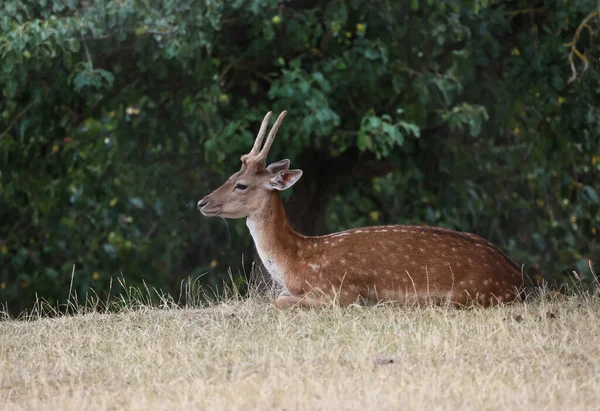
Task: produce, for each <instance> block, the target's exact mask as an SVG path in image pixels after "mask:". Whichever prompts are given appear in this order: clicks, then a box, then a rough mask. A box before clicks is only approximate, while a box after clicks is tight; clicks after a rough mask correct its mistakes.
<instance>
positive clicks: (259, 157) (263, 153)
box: [242, 110, 287, 164]
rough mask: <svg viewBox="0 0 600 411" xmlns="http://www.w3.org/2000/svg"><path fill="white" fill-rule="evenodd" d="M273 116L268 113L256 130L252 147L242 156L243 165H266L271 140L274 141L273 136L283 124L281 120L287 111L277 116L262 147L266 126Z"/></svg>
mask: <svg viewBox="0 0 600 411" xmlns="http://www.w3.org/2000/svg"><path fill="white" fill-rule="evenodd" d="M272 114H273V112H272V111H269V112H268V113H267V114H266V115H265V118H264V119H263V121H262V124H261V125H260V130H258V134H257V135H256V140H255V141H254V146H253V147H252V150H250V152H249V153H248V154H245V155H243V156H242V162H243V163H254V164H264V163H266V159H267V155H268V154H269V150H271V146H272V145H273V140H274V139H275V135H276V134H277V130H279V126H281V123H282V122H283V119H284V118H285V116H286V115H287V111H286V110H284V111H282V112H281V114H279V117H277V120H276V121H275V124H273V127H271V131H269V135H268V136H267V141H266V142H265V145H264V146H263V147H262V149H261V146H262V142H263V139H264V138H265V133H266V131H267V125H268V124H269V119H270V118H271V115H272Z"/></svg>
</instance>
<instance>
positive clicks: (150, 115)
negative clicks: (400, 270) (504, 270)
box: [0, 0, 600, 312]
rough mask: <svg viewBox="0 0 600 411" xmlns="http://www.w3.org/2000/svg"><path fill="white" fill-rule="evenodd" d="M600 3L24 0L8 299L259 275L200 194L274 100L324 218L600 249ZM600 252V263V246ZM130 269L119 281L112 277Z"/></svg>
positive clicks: (300, 195)
mask: <svg viewBox="0 0 600 411" xmlns="http://www.w3.org/2000/svg"><path fill="white" fill-rule="evenodd" d="M599 13H600V3H598V2H597V1H593V0H569V1H556V0H527V1H526V0H513V1H496V0H468V1H462V0H448V1H433V0H410V1H406V0H393V1H392V0H387V1H384V0H338V1H316V0H289V1H281V0H279V1H274V0H231V1H215V0H160V1H158V0H155V1H154V0H111V1H105V0H95V1H76V0H54V1H51V0H4V1H3V2H2V5H0V93H1V94H0V303H2V304H5V305H6V306H7V307H8V308H9V309H10V310H11V311H13V312H19V311H20V310H23V309H25V308H27V307H30V306H31V304H32V303H33V302H34V300H35V298H36V296H37V297H40V298H45V299H46V300H48V301H49V302H50V303H51V304H54V303H56V302H57V301H64V300H66V299H67V294H68V292H69V288H70V282H71V273H72V267H73V265H75V275H74V277H73V284H72V287H73V291H74V292H76V293H77V294H78V295H79V297H80V298H82V299H83V298H85V295H86V293H89V292H90V290H92V289H93V290H94V291H95V292H96V293H98V294H99V295H104V294H106V293H107V291H108V289H109V284H110V279H111V278H113V279H114V278H116V277H122V278H124V279H125V280H126V281H127V284H129V285H134V286H136V285H142V283H143V282H145V283H146V284H147V285H148V286H149V287H156V288H157V289H162V290H164V291H166V292H170V293H173V294H178V292H179V290H180V286H181V284H182V281H184V280H186V279H191V280H193V279H195V278H197V277H200V279H199V280H198V281H199V282H200V283H201V284H205V285H207V286H211V287H217V286H218V285H220V284H222V283H223V281H229V274H228V269H231V275H232V277H233V280H234V281H236V282H237V283H238V284H239V283H241V280H242V279H243V278H244V277H246V276H249V275H250V274H249V272H250V270H249V268H250V264H251V261H252V259H253V252H252V241H251V238H250V235H249V233H248V230H247V228H246V226H245V222H244V221H229V222H228V223H225V222H224V221H222V220H220V219H206V218H203V217H202V216H201V215H200V213H199V212H198V211H197V210H196V203H197V201H198V200H199V199H200V198H202V197H203V196H204V195H205V194H207V193H208V192H210V191H212V190H213V189H214V188H216V187H217V186H219V185H220V184H221V183H222V181H223V180H224V178H226V177H227V176H228V175H229V174H231V173H233V172H234V171H236V170H237V169H239V166H240V162H239V159H240V156H241V154H243V153H245V152H247V151H248V150H249V148H250V147H251V146H252V142H253V139H254V136H255V134H256V131H257V130H258V126H259V125H260V121H261V120H262V118H263V116H264V114H265V113H266V112H267V111H269V110H273V111H274V112H275V113H278V112H279V111H281V110H283V109H287V110H289V115H288V117H287V119H286V121H285V122H284V124H283V126H282V128H281V130H280V132H279V134H278V138H277V140H276V142H275V144H274V146H273V149H272V150H271V156H270V160H271V161H275V160H279V159H282V158H290V159H291V161H292V166H293V167H294V168H301V169H303V170H304V175H303V177H302V179H301V180H300V181H299V182H298V184H296V185H295V187H294V189H293V193H292V195H291V196H289V195H287V196H286V199H287V202H286V207H287V213H288V216H289V219H290V221H291V223H292V225H293V226H294V227H295V228H296V229H298V230H299V231H301V232H302V233H304V234H322V233H327V232H332V231H336V230H341V229H346V228H350V227H356V226H362V225H372V224H384V223H386V224H387V223H410V224H429V225H440V226H444V227H449V228H453V229H457V230H463V231H471V232H474V233H477V234H479V235H481V236H483V237H484V238H486V239H488V240H490V241H492V242H493V243H495V244H497V245H498V246H499V247H500V248H501V249H503V250H504V251H505V252H507V254H509V255H510V256H511V258H512V259H513V260H515V261H516V262H517V263H518V264H524V265H525V271H526V272H528V273H530V274H532V277H533V278H535V279H536V280H537V281H541V280H542V278H544V279H545V280H547V281H565V280H567V281H568V279H569V278H570V277H569V274H572V272H573V271H576V272H577V273H579V275H580V276H585V278H586V281H593V275H592V274H591V272H590V269H589V266H588V264H589V261H590V260H591V261H596V262H600V245H599V239H600V210H599V209H600V194H599V192H600V60H599V59H600V47H599V46H598V41H599V40H600V39H599V38H598V31H599V30H600V15H599ZM596 266H598V264H596ZM597 271H598V270H597ZM112 292H113V293H115V292H119V290H117V289H116V288H115V285H114V284H113V290H112Z"/></svg>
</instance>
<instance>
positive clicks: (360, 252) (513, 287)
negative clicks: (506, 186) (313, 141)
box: [197, 111, 524, 309]
mask: <svg viewBox="0 0 600 411" xmlns="http://www.w3.org/2000/svg"><path fill="white" fill-rule="evenodd" d="M271 115H272V112H271V111H269V112H268V113H267V114H266V116H265V117H264V119H263V121H262V124H261V126H260V129H259V131H258V134H257V136H256V140H255V142H254V146H253V147H252V149H251V150H250V152H249V153H248V154H244V155H243V156H242V157H241V162H242V166H241V169H240V170H239V171H238V172H236V173H235V174H233V175H231V177H229V179H228V180H227V181H226V182H225V183H224V184H223V185H222V186H221V187H219V188H217V189H216V190H215V191H213V192H212V193H210V194H209V195H207V196H205V197H204V198H203V199H201V200H200V201H199V202H198V204H197V206H198V209H199V210H200V212H201V213H202V214H203V215H204V216H205V217H222V218H228V219H239V218H245V219H246V225H247V227H248V229H249V230H250V234H251V236H252V239H253V241H254V244H255V246H256V249H257V251H258V255H259V257H260V259H261V261H262V262H263V265H264V267H265V268H266V270H267V271H268V273H269V275H270V276H271V278H272V279H273V281H274V283H276V284H277V285H278V286H279V287H280V288H281V292H280V294H279V295H278V297H277V298H276V300H275V303H274V305H275V307H277V308H279V309H285V308H289V307H301V308H317V307H324V306H327V305H330V304H335V305H338V306H342V307H345V306H349V305H352V304H359V305H366V304H378V303H392V304H398V305H404V306H406V305H414V304H416V305H421V304H433V305H442V304H448V305H450V306H454V307H468V306H474V305H477V306H484V307H489V306H494V305H498V304H502V303H510V302H513V301H515V300H517V298H519V297H521V298H522V293H523V290H524V281H523V273H522V270H520V269H519V267H518V266H517V265H516V264H515V263H514V262H513V261H512V260H510V259H509V258H508V257H507V256H506V255H505V254H504V253H503V252H502V251H500V250H499V249H498V248H497V247H496V246H494V245H493V244H491V243H490V242H488V241H487V240H485V239H483V238H481V237H479V236H477V235H475V234H471V233H467V232H459V231H454V230H451V229H446V228H441V227H434V226H413V225H385V226H367V227H362V228H354V229H349V230H346V231H341V232H337V233H332V234H328V235H322V236H306V235H302V234H300V233H298V232H296V231H295V230H294V229H293V228H292V227H291V226H290V224H289V223H288V221H287V218H286V214H285V211H284V207H283V203H282V200H281V196H280V191H283V190H287V189H289V188H290V187H292V186H293V185H294V184H295V183H296V182H297V181H298V180H299V179H300V177H301V176H302V170H298V169H296V170H294V169H292V170H290V160H289V159H284V160H281V161H277V162H274V163H271V164H269V165H268V166H267V163H266V160H267V155H268V154H269V151H270V149H271V146H272V144H273V140H274V139H275V135H276V134H277V131H278V130H279V127H280V126H281V123H282V121H283V119H284V118H285V116H286V115H287V111H283V112H281V114H280V115H279V117H278V118H277V120H276V121H275V123H274V125H273V127H272V128H271V130H270V132H269V135H268V136H267V139H266V141H265V142H264V145H263V140H264V137H265V134H266V131H267V127H268V124H269V120H270V118H271Z"/></svg>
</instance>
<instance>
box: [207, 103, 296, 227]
mask: <svg viewBox="0 0 600 411" xmlns="http://www.w3.org/2000/svg"><path fill="white" fill-rule="evenodd" d="M272 114H273V113H272V112H270V111H269V112H268V113H267V115H266V116H265V118H264V119H263V122H262V124H261V126H260V130H259V132H258V135H257V137H256V141H255V142H254V147H252V150H250V152H249V153H248V154H245V155H243V156H242V168H241V169H240V171H238V172H237V173H235V174H233V175H232V176H231V177H229V179H228V180H227V181H226V182H225V183H224V184H223V185H222V186H221V187H219V188H217V189H216V190H215V191H213V192H212V193H210V194H209V195H207V196H206V197H204V198H203V199H202V200H200V201H199V202H198V210H200V212H201V213H202V214H204V215H205V216H206V217H224V218H243V217H248V216H250V215H253V214H255V213H257V212H260V211H261V210H262V209H263V208H264V207H265V205H266V204H267V202H268V199H269V197H270V196H269V193H270V192H272V191H274V190H279V191H281V190H285V189H287V188H290V187H291V186H292V185H294V183H295V182H296V181H298V180H299V179H300V177H301V176H302V170H290V169H289V168H290V160H287V159H285V160H281V161H278V162H276V163H272V164H270V165H269V166H267V163H266V160H267V155H268V154H269V150H270V149H271V145H272V144H273V139H274V138H275V135H276V134H277V130H278V129H279V126H280V125H281V122H282V121H283V119H284V118H285V115H286V114H287V111H283V112H282V113H281V114H280V115H279V117H278V118H277V121H275V124H274V125H273V127H272V128H271V131H270V132H269V135H268V137H267V141H266V142H265V144H264V146H262V145H263V144H262V143H263V140H264V137H265V133H266V132H267V126H268V124H269V119H270V118H271V115H272ZM261 146H262V148H261Z"/></svg>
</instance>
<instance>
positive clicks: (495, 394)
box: [0, 296, 600, 410]
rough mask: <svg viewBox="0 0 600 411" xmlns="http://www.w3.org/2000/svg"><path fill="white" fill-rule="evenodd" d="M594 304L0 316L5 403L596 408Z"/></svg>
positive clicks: (252, 307)
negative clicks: (21, 317) (49, 316)
mask: <svg viewBox="0 0 600 411" xmlns="http://www.w3.org/2000/svg"><path fill="white" fill-rule="evenodd" d="M599 313H600V299H599V298H597V297H589V296H588V297H560V298H549V297H544V298H541V299H538V300H536V301H534V302H530V303H526V304H517V305H513V306H504V307H498V308H492V309H479V308H475V309H470V310H456V309H448V308H404V309H402V308H398V307H389V306H377V307H371V308H362V307H350V308H347V309H339V308H335V307H333V308H331V309H324V310H319V311H301V310H291V311H283V312H282V311H277V310H276V309H274V307H273V306H272V305H271V304H270V301H268V300H266V299H264V298H262V299H261V298H258V297H253V298H250V299H246V300H241V299H230V300H228V301H226V302H223V303H219V304H214V305H211V306H209V307H203V308H202V307H198V308H187V309H181V308H180V309H177V308H165V309H156V308H151V307H145V306H144V305H143V304H142V303H141V302H139V303H138V304H131V305H130V306H125V307H122V308H121V310H120V311H119V312H117V313H82V314H77V315H73V316H64V315H63V316H58V317H55V318H41V317H40V318H30V319H25V320H18V321H17V320H12V319H6V320H4V321H0V399H2V401H0V408H2V409H4V410H20V409H40V408H44V409H62V410H79V409H123V408H125V409H214V410H217V409H218V410H225V409H285V410H295V409H356V410H364V409H431V408H432V407H433V408H435V409H458V408H460V409H477V410H488V409H490V410H491V409H525V408H530V409H592V408H596V407H597V406H598V404H600V390H598V387H599V386H600V348H599V347H600V316H599V315H598V314H599Z"/></svg>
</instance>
